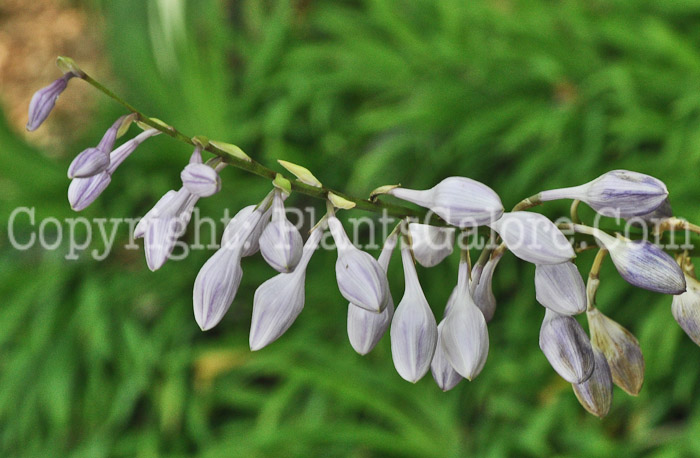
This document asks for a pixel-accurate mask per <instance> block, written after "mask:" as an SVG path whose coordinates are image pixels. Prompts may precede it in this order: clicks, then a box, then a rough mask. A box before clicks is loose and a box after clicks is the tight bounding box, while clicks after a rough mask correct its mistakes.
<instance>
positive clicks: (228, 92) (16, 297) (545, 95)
mask: <svg viewBox="0 0 700 458" xmlns="http://www.w3.org/2000/svg"><path fill="white" fill-rule="evenodd" d="M83 3H85V4H86V7H88V8H89V9H90V10H91V11H92V14H95V15H103V16H104V24H105V25H106V29H105V30H104V37H105V40H106V45H105V52H106V53H107V55H108V59H109V61H110V62H111V71H110V70H107V69H101V68H99V67H95V65H94V63H92V62H81V65H82V66H83V67H84V68H85V69H86V70H87V71H88V72H91V73H92V74H94V75H95V76H96V77H98V78H100V77H103V78H104V76H106V75H107V74H111V75H113V77H112V80H111V82H110V81H108V83H109V84H110V85H112V86H113V87H114V88H115V89H116V90H117V92H119V93H120V94H122V95H123V96H124V97H125V98H126V99H127V100H129V101H130V102H132V103H133V104H134V105H136V106H137V107H139V108H140V109H142V110H144V111H145V112H147V113H149V114H151V115H153V116H156V117H158V118H161V119H164V120H166V121H167V122H169V123H171V124H173V125H175V126H177V127H179V128H180V129H182V130H183V131H184V132H187V133H190V134H192V135H194V134H203V135H207V136H209V137H211V138H217V139H221V140H223V141H230V142H233V143H236V144H238V145H240V146H241V147H243V149H244V150H245V151H247V152H248V153H249V154H250V155H251V156H253V157H255V158H256V159H257V160H259V161H261V162H263V163H265V164H266V165H270V166H273V165H274V163H275V160H276V159H278V158H283V159H287V160H291V161H294V162H298V163H301V164H304V165H305V166H307V167H309V168H310V169H311V170H312V171H314V172H315V173H316V175H317V176H318V177H319V178H320V179H321V181H323V182H324V183H328V184H330V185H332V186H334V187H337V188H339V189H344V190H346V191H348V192H350V193H354V194H357V195H366V194H367V193H368V192H369V191H370V190H371V189H373V188H374V187H375V186H377V185H380V184H386V183H395V182H401V183H403V184H405V185H410V186H411V187H414V188H421V187H429V186H431V185H432V184H434V183H436V182H437V181H439V180H440V179H442V178H443V177H445V176H449V175H465V176H469V177H472V178H475V179H477V180H480V181H483V182H485V183H488V184H489V185H490V186H492V187H493V188H494V189H495V190H496V191H497V192H499V193H500V194H501V196H502V198H503V201H504V203H505V205H506V206H507V207H510V206H512V205H513V204H515V203H516V202H517V201H518V200H520V199H521V198H523V197H526V196H528V195H531V194H533V193H535V192H537V191H539V190H541V189H543V188H547V187H561V186H568V185H573V184H577V183H582V182H584V181H588V180H589V179H591V178H593V177H595V176H597V175H599V174H600V173H602V172H604V171H607V170H611V169H615V168H629V169H633V170H636V171H639V172H646V173H650V174H653V175H655V176H657V177H659V178H661V179H662V180H664V181H665V182H666V183H667V185H668V187H669V189H670V190H671V193H672V200H671V202H672V205H673V207H674V210H675V211H676V213H677V214H679V215H683V216H685V217H687V218H689V219H691V220H692V219H694V220H695V221H698V220H699V219H700V218H699V217H700V207H698V205H697V204H696V202H697V198H698V196H700V187H698V184H697V183H698V165H699V164H700V28H699V27H698V25H700V3H698V2H696V1H692V0H678V1H674V2H658V1H651V0H611V1H607V2H602V1H597V0H595V1H587V2H583V1H574V0H566V1H561V2H551V1H546V0H474V1H470V2H464V1H462V0H440V1H427V0H354V1H338V2H335V1H333V2H331V1H307V0H298V1H295V2H287V1H283V0H280V1H274V0H268V1H257V0H241V1H234V0H227V1H222V0H198V1H196V2H195V1H189V2H187V1H185V0H173V1H157V0H148V1H144V0H120V1H106V0H92V1H89V2H83ZM46 65H52V63H51V62H47V63H46ZM69 90H70V91H79V90H91V89H90V88H89V87H87V86H85V85H81V83H80V82H75V84H73V83H72V84H71V87H70V88H69ZM59 103H60V102H59ZM121 113H122V112H121V111H120V109H119V107H118V106H116V105H115V104H114V103H112V102H111V101H109V100H107V99H104V100H103V101H102V102H101V105H100V109H99V110H98V112H96V113H95V116H94V125H93V126H92V127H91V128H90V129H89V130H88V133H87V134H86V135H84V136H83V137H84V138H74V137H73V136H71V135H68V137H69V138H70V142H71V145H67V146H68V147H70V149H73V150H75V151H76V152H77V151H80V150H81V149H83V148H84V147H86V146H87V145H90V144H93V143H95V142H96V140H97V139H99V137H100V136H101V134H102V132H103V130H104V129H105V127H106V126H108V125H109V124H110V123H111V121H112V120H113V119H114V118H115V117H116V116H118V115H119V114H121ZM49 122H50V121H49ZM0 149H1V150H2V153H1V154H0V170H2V172H0V176H1V177H2V180H0V186H1V188H2V197H0V199H1V200H0V203H1V204H2V207H3V211H2V212H0V219H1V221H0V222H2V227H3V229H1V230H2V231H3V233H4V231H5V228H7V218H8V215H9V214H10V211H11V210H12V209H14V208H15V207H17V206H30V207H31V206H34V207H36V211H37V215H36V216H37V219H38V220H40V218H42V217H46V216H54V217H57V218H65V217H70V216H72V213H71V212H70V209H69V206H68V203H67V201H66V198H65V193H66V190H67V186H68V182H67V180H66V179H65V169H66V167H67V164H68V159H66V160H65V161H59V162H57V161H56V160H54V159H48V158H47V156H46V155H45V154H43V153H42V152H40V151H37V150H35V149H33V148H31V147H29V146H28V145H26V144H25V143H24V142H23V141H22V140H20V137H19V136H18V135H17V134H15V133H13V132H11V131H10V130H9V128H8V127H7V126H6V123H5V122H1V123H0ZM188 154H189V151H188V150H187V148H185V147H184V146H182V145H180V144H176V143H175V142H174V141H173V140H171V139H168V138H162V137H158V138H156V139H153V140H151V141H149V142H148V143H147V144H145V145H144V146H143V148H142V149H141V150H139V152H138V154H136V155H134V156H133V158H132V159H130V160H129V161H127V162H126V163H125V164H124V165H123V167H122V168H121V169H120V170H119V172H118V173H117V174H116V175H115V177H114V180H113V181H112V184H111V186H110V187H109V189H108V190H107V191H106V192H105V193H104V194H103V196H102V198H101V199H99V200H98V201H97V202H96V203H95V204H94V205H93V206H92V207H90V208H89V209H88V210H86V211H85V212H84V214H85V216H87V217H91V218H92V217H94V218H99V217H106V218H109V217H129V216H137V215H142V214H143V213H144V212H145V211H147V210H148V208H150V206H151V205H152V204H153V203H154V202H155V201H156V200H157V199H158V197H159V196H160V195H162V194H163V193H164V192H165V191H167V190H168V189H170V188H173V187H175V186H177V185H178V182H179V181H178V174H179V170H180V168H181V167H182V165H183V163H185V161H186V160H187V157H188ZM268 187H269V184H268V183H266V182H264V180H260V179H258V178H255V177H251V176H246V175H245V174H243V173H242V172H238V171H235V170H226V171H225V173H224V188H223V192H221V193H220V194H218V195H217V196H215V197H213V198H210V199H205V200H203V201H201V205H200V209H201V211H202V213H203V214H210V215H215V216H217V217H218V215H221V211H222V209H223V208H229V209H230V210H231V211H232V212H235V211H237V210H238V209H239V208H241V207H242V206H244V205H247V204H250V203H252V202H255V201H256V200H257V199H259V198H260V197H261V196H263V195H264V193H265V191H266V189H267V188H268ZM290 204H293V205H296V206H301V207H303V206H306V205H318V208H319V210H320V209H321V205H320V204H319V203H315V202H311V201H309V200H308V199H307V198H305V197H303V196H293V197H292V198H291V199H290ZM566 210H567V206H566V204H558V203H554V204H551V205H547V206H546V207H545V208H544V209H543V211H544V212H545V213H546V214H548V215H550V216H556V215H558V214H561V213H563V212H566ZM585 217H590V214H585ZM15 229H16V230H17V236H18V237H19V238H21V239H22V240H26V237H28V236H29V233H30V231H31V230H32V228H31V227H29V225H28V224H27V222H26V219H21V220H20V221H18V223H17V226H16V228H15ZM219 229H221V228H219ZM127 240H128V233H127V231H126V229H125V228H124V227H123V226H122V227H121V228H120V231H119V233H118V241H117V247H118V248H117V249H115V250H114V251H113V252H112V253H111V255H110V257H108V258H107V260H106V261H103V262H97V261H95V260H93V259H91V257H90V256H88V255H87V253H83V256H81V258H80V259H79V260H78V261H67V260H65V259H64V256H65V254H66V249H67V248H66V247H65V246H62V247H60V248H59V249H58V250H56V251H50V252H44V251H40V250H38V249H35V250H30V251H25V252H18V251H15V250H13V249H12V248H11V247H10V245H9V244H8V243H7V240H3V241H2V242H1V243H2V244H1V245H0V248H1V251H0V297H2V312H1V313H2V314H1V318H0V352H1V353H0V354H1V355H2V356H1V358H0V450H2V452H0V453H2V455H3V456H68V455H69V456H76V457H83V456H84V457H101V456H105V457H106V456H116V457H120V456H139V457H149V456H163V455H167V456H189V455H192V454H198V455H203V456H211V457H214V456H299V457H306V456H353V457H365V456H440V457H446V456H485V457H505V456H525V457H542V456H582V457H610V456H650V457H678V456H698V455H700V401H699V400H698V394H700V349H698V348H697V347H696V346H694V345H693V344H692V342H691V341H690V340H689V339H688V338H686V337H685V335H684V334H683V333H682V331H680V329H679V328H678V327H677V326H676V325H675V322H674V321H673V318H672V317H671V313H670V298H669V297H665V296H661V295H655V294H653V293H650V292H646V291H640V290H635V289H634V288H632V287H631V286H629V285H626V284H625V283H624V282H623V281H622V280H620V279H619V278H618V276H617V274H616V273H615V271H614V269H613V268H612V267H611V266H610V264H609V263H607V264H606V265H605V267H604V269H603V276H602V278H603V282H602V286H601V290H600V293H599V305H600V308H601V309H602V310H603V311H605V312H606V313H607V314H609V315H610V316H612V317H613V318H614V319H616V320H618V321H619V322H621V323H622V324H623V325H625V326H626V327H628V328H629V329H630V330H631V331H632V332H633V333H635V334H636V335H637V336H638V337H639V340H640V342H641V345H642V349H643V351H644V354H645V357H646V361H647V375H646V383H645V387H644V389H643V391H642V393H641V395H640V396H639V397H638V398H630V397H628V396H626V395H625V394H624V393H623V392H622V391H621V390H619V389H617V388H616V389H615V399H614V406H613V408H612V411H611V413H610V415H609V416H608V417H607V418H606V419H604V420H602V421H601V420H598V419H597V418H595V417H592V416H591V415H589V414H587V413H586V412H585V411H584V410H583V408H581V407H580V406H579V405H578V403H577V401H576V399H575V397H574V396H573V393H572V391H571V388H570V386H569V385H568V384H566V383H565V382H563V381H562V380H561V379H560V378H559V377H558V376H557V375H556V374H555V373H554V372H553V371H552V370H551V368H550V367H549V365H548V363H547V361H546V359H545V358H544V356H543V355H542V354H541V352H540V351H539V348H538V343H537V336H538V331H539V325H540V320H541V319H542V316H543V309H542V308H541V307H540V306H539V305H538V304H537V303H536V302H535V300H534V288H533V281H532V278H533V272H534V269H533V268H532V266H530V265H526V264H525V263H522V262H516V261H515V260H514V259H513V258H512V257H507V258H506V259H504V260H503V261H502V262H501V265H500V267H499V269H498V271H497V273H496V278H495V280H494V287H495V291H496V295H497V298H498V301H499V309H498V310H497V312H496V317H495V319H494V321H493V322H492V324H491V325H490V337H491V354H490V355H489V360H488V362H487V364H486V367H485V369H484V372H483V373H482V374H481V375H480V376H479V377H478V378H477V379H476V380H475V381H474V382H471V383H468V382H463V383H461V384H460V385H459V386H458V387H457V388H456V389H455V390H453V391H452V392H449V393H442V392H440V390H439V389H438V388H437V387H436V386H435V385H434V383H433V382H432V380H431V378H430V376H427V377H426V378H425V379H424V380H422V381H421V382H419V383H417V384H416V385H411V384H409V383H406V382H404V381H403V380H401V379H400V377H399V376H398V375H397V374H396V373H395V371H394V369H393V365H392V362H391V353H390V349H389V342H388V339H387V338H385V339H383V341H382V342H381V343H380V345H379V346H378V348H377V349H376V350H375V351H374V352H373V353H371V354H370V355H369V356H367V357H360V356H358V355H356V354H355V353H354V352H353V351H352V348H351V347H350V345H349V344H348V342H347V338H346V336H345V329H346V328H345V318H346V302H345V301H344V300H343V299H342V298H341V296H340V294H339V293H338V292H337V289H336V286H335V282H334V278H333V276H332V274H331V271H332V266H333V263H334V260H335V259H334V256H333V255H332V254H331V253H325V254H323V253H319V254H318V255H317V256H315V257H314V259H313V260H312V262H311V266H310V269H309V274H308V276H307V288H306V289H307V300H306V309H305V310H304V312H303V313H302V315H301V316H300V318H299V319H298V320H297V322H296V323H295V324H294V326H293V327H292V328H291V329H290V331H289V332H288V333H287V334H286V335H285V336H284V337H283V338H281V339H280V340H279V341H278V342H276V343H274V344H273V345H271V346H270V347H268V348H266V349H264V350H263V351H260V352H257V353H250V352H249V350H248V347H247V332H248V326H249V323H250V312H251V305H252V296H253V292H254V291H255V288H256V287H257V285H259V284H260V283H261V282H262V281H264V280H265V279H266V278H269V277H270V276H272V274H273V272H272V270H271V269H270V268H268V267H267V266H266V265H265V263H264V262H263V261H262V259H260V258H259V257H257V258H253V259H248V260H246V261H245V262H244V270H245V275H244V277H243V282H242V285H241V289H240V291H239V294H238V297H237V298H236V300H235V302H234V305H233V307H232V309H231V310H230V311H229V313H228V315H227V316H226V318H225V319H224V321H223V322H222V323H221V324H220V325H219V326H218V327H217V328H215V330H213V331H211V332H208V333H202V332H200V331H199V329H198V328H197V326H196V324H195V322H194V319H193V317H192V311H191V307H192V306H191V287H192V283H193V280H194V277H195V275H196V273H197V271H198V269H199V267H200V266H201V265H202V264H203V262H204V261H205V259H206V257H207V255H208V254H209V253H208V252H202V251H198V252H194V253H192V254H191V255H190V256H189V257H187V258H186V259H185V260H183V261H179V262H170V263H168V264H166V266H165V267H164V268H162V269H161V270H159V271H158V272H156V273H150V272H148V271H147V268H146V266H145V262H144V261H143V257H142V253H141V252H140V251H128V250H124V249H123V248H121V246H123V245H124V244H125V243H126V241H127ZM93 248H97V249H98V250H101V249H102V247H101V246H91V247H90V249H93ZM397 261H398V259H394V262H393V264H392V269H391V273H390V281H391V283H392V290H393V294H394V297H395V298H400V296H401V294H402V279H401V273H400V268H399V263H398V262H397ZM591 261H592V257H591V255H590V254H582V255H581V256H579V266H580V268H581V270H582V271H584V272H585V271H586V269H587V268H588V267H589V266H590V263H591ZM456 270H457V269H456V258H452V259H449V260H447V261H445V262H444V263H442V264H441V265H439V266H437V267H435V268H434V269H431V270H425V269H422V270H420V272H419V274H420V275H421V281H422V284H423V287H424V289H425V292H426V296H427V297H428V299H429V300H430V302H431V303H432V304H433V306H434V309H435V313H436V315H438V316H439V315H441V313H442V309H443V304H444V303H445V301H446V299H447V296H448V294H449V292H450V291H451V288H452V286H453V284H454V283H455V282H456Z"/></svg>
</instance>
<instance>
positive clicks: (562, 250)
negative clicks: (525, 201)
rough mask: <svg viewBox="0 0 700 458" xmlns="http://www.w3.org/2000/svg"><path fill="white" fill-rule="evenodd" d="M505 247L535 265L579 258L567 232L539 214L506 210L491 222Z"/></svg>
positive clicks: (558, 262) (492, 227)
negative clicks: (567, 237) (507, 211)
mask: <svg viewBox="0 0 700 458" xmlns="http://www.w3.org/2000/svg"><path fill="white" fill-rule="evenodd" d="M490 227H491V229H493V230H494V231H496V232H497V233H498V235H500V236H501V238H502V239H503V241H504V242H505V244H506V246H507V247H508V249H509V250H510V251H512V252H513V254H514V255H516V256H517V257H519V258H520V259H522V260H524V261H527V262H531V263H533V264H560V263H562V262H567V261H571V260H572V259H573V258H575V257H576V254H575V253H574V249H573V248H572V247H571V244H570V243H569V241H568V240H567V239H566V237H565V236H564V234H562V233H561V231H560V230H559V229H558V228H557V226H555V225H554V223H553V222H551V221H550V220H549V219H548V218H547V217H545V216H543V215H540V214H539V213H531V212H525V211H518V212H512V213H504V214H503V216H502V217H501V219H499V220H498V221H494V222H492V223H491V224H490Z"/></svg>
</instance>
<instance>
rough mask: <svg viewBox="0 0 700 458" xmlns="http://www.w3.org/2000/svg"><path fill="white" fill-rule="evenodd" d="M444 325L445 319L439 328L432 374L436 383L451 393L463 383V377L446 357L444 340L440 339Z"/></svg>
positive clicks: (431, 368)
mask: <svg viewBox="0 0 700 458" xmlns="http://www.w3.org/2000/svg"><path fill="white" fill-rule="evenodd" d="M444 325H445V320H444V319H443V320H442V321H441V322H440V324H438V328H437V329H438V343H437V346H436V347H435V354H434V355H433V360H432V361H431V363H430V372H432V374H433V379H434V380H435V383H437V385H438V386H439V387H440V389H441V390H442V391H450V390H451V389H452V388H454V387H455V386H457V384H458V383H459V382H461V381H462V376H461V375H459V373H458V372H457V371H456V370H454V368H453V367H452V364H450V362H449V361H448V360H447V357H446V356H445V349H444V348H443V346H442V339H441V338H440V337H441V335H442V329H443V326H444Z"/></svg>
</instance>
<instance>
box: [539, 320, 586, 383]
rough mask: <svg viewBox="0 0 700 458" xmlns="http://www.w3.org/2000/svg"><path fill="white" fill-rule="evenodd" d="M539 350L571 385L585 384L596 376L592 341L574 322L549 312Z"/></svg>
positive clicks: (542, 330) (541, 335) (541, 333)
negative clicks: (594, 373) (593, 375)
mask: <svg viewBox="0 0 700 458" xmlns="http://www.w3.org/2000/svg"><path fill="white" fill-rule="evenodd" d="M546 310H547V311H546V312H545V315H544V321H543V322H542V327H541V328H540V348H541V349H542V352H543V353H544V355H545V356H546V357H547V360H548V361H549V364H551V365H552V367H553V368H554V370H555V371H557V373H558V374H559V375H561V377H562V378H563V379H564V380H566V381H567V382H569V383H582V382H585V381H586V380H588V378H589V377H590V376H591V374H592V373H593V368H594V365H595V363H594V355H593V348H592V347H591V341H590V340H589V339H588V336H587V335H586V332H585V331H584V330H583V328H582V327H581V325H580V324H579V323H578V321H576V319H575V318H573V317H571V316H568V315H560V314H558V313H557V312H553V311H552V310H550V309H546Z"/></svg>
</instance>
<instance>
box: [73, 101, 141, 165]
mask: <svg viewBox="0 0 700 458" xmlns="http://www.w3.org/2000/svg"><path fill="white" fill-rule="evenodd" d="M132 119H133V116H131V115H124V116H120V117H119V119H117V120H116V121H115V122H114V124H112V126H111V127H110V128H109V129H107V132H105V134H104V136H103V137H102V140H100V143H99V144H98V145H97V147H95V148H87V149H86V150H84V151H82V152H81V153H80V154H78V155H77V156H76V157H75V159H73V162H71V164H70V166H69V167H68V178H71V179H72V178H85V177H90V176H93V175H96V174H98V173H100V172H102V171H105V170H107V167H109V163H110V157H109V156H110V152H111V151H112V148H114V142H115V141H116V139H117V133H118V132H119V131H120V130H123V128H124V125H125V124H126V125H127V127H128V124H130V123H131V120H132Z"/></svg>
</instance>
